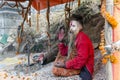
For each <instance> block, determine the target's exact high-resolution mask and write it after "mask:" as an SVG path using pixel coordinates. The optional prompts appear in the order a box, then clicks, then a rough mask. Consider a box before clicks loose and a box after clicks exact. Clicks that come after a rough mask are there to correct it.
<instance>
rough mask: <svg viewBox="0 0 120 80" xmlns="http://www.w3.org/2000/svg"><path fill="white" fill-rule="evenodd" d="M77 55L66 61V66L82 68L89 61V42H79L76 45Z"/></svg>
mask: <svg viewBox="0 0 120 80" xmlns="http://www.w3.org/2000/svg"><path fill="white" fill-rule="evenodd" d="M76 49H77V56H76V57H75V58H73V59H72V60H68V61H66V62H65V67H66V68H68V69H81V68H82V67H83V66H85V63H86V62H87V58H88V53H89V46H88V44H87V43H78V44H77V46H76Z"/></svg>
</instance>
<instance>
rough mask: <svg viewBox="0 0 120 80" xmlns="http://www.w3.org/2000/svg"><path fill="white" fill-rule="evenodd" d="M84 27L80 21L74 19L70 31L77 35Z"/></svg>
mask: <svg viewBox="0 0 120 80" xmlns="http://www.w3.org/2000/svg"><path fill="white" fill-rule="evenodd" d="M81 29H82V26H81V25H80V24H79V22H78V21H75V20H72V21H71V22H70V32H71V33H73V34H75V35H77V33H78V32H79V31H80V30H81Z"/></svg>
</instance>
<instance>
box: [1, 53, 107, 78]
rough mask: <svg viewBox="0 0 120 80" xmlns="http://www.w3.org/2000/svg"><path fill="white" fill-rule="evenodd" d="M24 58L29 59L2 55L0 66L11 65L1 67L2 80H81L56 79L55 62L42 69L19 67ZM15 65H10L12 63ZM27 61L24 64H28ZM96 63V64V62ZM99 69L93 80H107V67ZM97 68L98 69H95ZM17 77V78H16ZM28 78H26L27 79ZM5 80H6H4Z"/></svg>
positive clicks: (9, 54) (13, 54) (101, 66)
mask: <svg viewBox="0 0 120 80" xmlns="http://www.w3.org/2000/svg"><path fill="white" fill-rule="evenodd" d="M22 57H24V58H26V59H27V56H26V55H24V54H22V55H17V56H16V55H15V53H14V52H9V53H8V52H7V53H5V54H4V55H1V54H0V65H1V64H3V63H4V64H6V62H5V61H4V62H2V61H3V60H6V61H7V60H8V61H9V62H8V63H9V64H7V65H6V67H3V66H5V65H1V66H0V78H1V79H2V78H5V80H14V79H13V78H11V77H14V78H16V80H23V78H26V79H27V78H30V80H79V76H78V75H76V76H71V77H56V76H54V75H53V74H52V72H51V70H52V64H53V62H51V63H49V64H47V65H45V66H41V67H42V68H39V67H38V65H37V64H36V65H34V66H33V67H30V68H29V67H24V66H25V65H21V66H18V65H19V64H21V63H22V62H21V63H20V59H21V58H22ZM98 57H99V55H98V54H95V58H96V60H95V61H97V60H99V59H98ZM11 62H12V63H14V64H10V63H11ZM26 63H27V60H25V61H24V62H23V63H22V64H26ZM95 63H96V62H95ZM97 66H98V67H97V69H95V74H94V77H93V80H106V74H105V66H104V65H102V64H99V63H98V64H97ZM2 67H3V68H2ZM95 68H96V67H95ZM3 72H4V73H6V74H7V76H8V77H5V76H4V77H1V73H3ZM16 76H17V77H16ZM25 76H26V77H25ZM3 80H4V79H3Z"/></svg>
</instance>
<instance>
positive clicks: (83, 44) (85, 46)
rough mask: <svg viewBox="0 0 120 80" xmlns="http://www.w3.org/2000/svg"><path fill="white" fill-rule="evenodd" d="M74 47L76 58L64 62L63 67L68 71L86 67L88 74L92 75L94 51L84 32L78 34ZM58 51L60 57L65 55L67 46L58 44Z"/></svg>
mask: <svg viewBox="0 0 120 80" xmlns="http://www.w3.org/2000/svg"><path fill="white" fill-rule="evenodd" d="M75 47H76V50H77V56H76V57H75V58H74V59H72V60H68V61H66V63H65V65H66V68H68V69H81V68H82V67H84V66H86V68H87V69H88V71H89V72H90V74H91V75H92V74H93V70H94V49H93V45H92V42H91V40H90V39H89V37H88V36H87V35H86V34H85V33H84V32H82V31H81V32H79V33H78V34H77V36H76V39H75ZM59 50H60V52H61V55H63V56H65V55H66V54H67V50H68V48H67V46H65V45H64V44H59Z"/></svg>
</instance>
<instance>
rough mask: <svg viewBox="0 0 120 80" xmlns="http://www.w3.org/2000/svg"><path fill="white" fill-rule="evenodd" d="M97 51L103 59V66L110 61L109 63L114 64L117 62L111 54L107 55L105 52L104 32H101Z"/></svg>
mask: <svg viewBox="0 0 120 80" xmlns="http://www.w3.org/2000/svg"><path fill="white" fill-rule="evenodd" d="M99 49H100V51H101V54H102V56H103V58H102V63H103V64H106V63H107V62H108V61H110V62H111V63H116V62H117V58H116V57H115V56H114V55H113V54H112V53H109V54H107V52H106V50H105V36H104V30H103V31H101V43H100V44H99Z"/></svg>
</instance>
